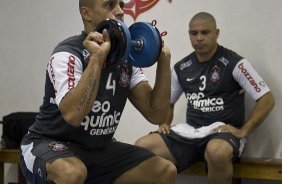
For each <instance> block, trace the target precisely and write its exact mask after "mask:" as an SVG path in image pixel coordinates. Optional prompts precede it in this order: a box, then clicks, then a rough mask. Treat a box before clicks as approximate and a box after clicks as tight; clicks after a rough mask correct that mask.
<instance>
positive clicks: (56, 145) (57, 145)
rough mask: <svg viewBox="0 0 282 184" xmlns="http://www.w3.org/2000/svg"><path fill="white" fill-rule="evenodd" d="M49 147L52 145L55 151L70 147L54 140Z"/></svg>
mask: <svg viewBox="0 0 282 184" xmlns="http://www.w3.org/2000/svg"><path fill="white" fill-rule="evenodd" d="M49 147H52V148H51V149H52V150H53V151H64V150H66V149H68V147H67V146H65V145H64V144H63V143H59V142H52V143H50V144H49Z"/></svg>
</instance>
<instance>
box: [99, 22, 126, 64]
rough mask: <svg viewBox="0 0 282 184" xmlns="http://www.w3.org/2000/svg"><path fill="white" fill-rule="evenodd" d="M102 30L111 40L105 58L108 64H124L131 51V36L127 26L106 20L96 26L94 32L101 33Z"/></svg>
mask: <svg viewBox="0 0 282 184" xmlns="http://www.w3.org/2000/svg"><path fill="white" fill-rule="evenodd" d="M104 29H106V30H107V31H108V33H109V35H110V39H111V50H110V53H109V55H108V57H107V59H108V61H109V63H110V64H115V63H119V64H122V63H124V62H125V61H126V59H127V58H128V55H129V53H130V49H131V35H130V32H129V30H128V28H127V26H126V25H125V24H124V23H123V22H122V21H120V20H115V19H106V20H104V21H102V22H101V23H100V24H99V25H98V26H97V28H96V31H98V32H100V33H102V31H103V30H104Z"/></svg>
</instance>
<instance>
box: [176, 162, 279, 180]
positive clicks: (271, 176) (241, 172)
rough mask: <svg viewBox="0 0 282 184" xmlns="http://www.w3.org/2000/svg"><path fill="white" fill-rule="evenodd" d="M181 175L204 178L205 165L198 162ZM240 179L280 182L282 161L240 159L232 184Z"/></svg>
mask: <svg viewBox="0 0 282 184" xmlns="http://www.w3.org/2000/svg"><path fill="white" fill-rule="evenodd" d="M181 174H182V175H194V176H205V175H206V170H205V163H204V162H198V163H196V164H195V165H193V166H192V167H190V168H188V169H186V170H185V171H183V172H182V173H181ZM241 179H256V180H277V181H282V159H269V158H242V159H241V161H240V162H239V163H236V164H234V173H233V180H232V183H233V184H241Z"/></svg>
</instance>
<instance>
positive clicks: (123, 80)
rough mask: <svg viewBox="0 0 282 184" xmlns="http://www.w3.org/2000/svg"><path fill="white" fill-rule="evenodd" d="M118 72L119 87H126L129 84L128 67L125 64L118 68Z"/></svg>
mask: <svg viewBox="0 0 282 184" xmlns="http://www.w3.org/2000/svg"><path fill="white" fill-rule="evenodd" d="M120 72H121V73H120V79H119V85H120V86H122V87H127V86H128V84H129V82H130V77H129V69H128V66H127V65H125V64H124V65H122V66H120Z"/></svg>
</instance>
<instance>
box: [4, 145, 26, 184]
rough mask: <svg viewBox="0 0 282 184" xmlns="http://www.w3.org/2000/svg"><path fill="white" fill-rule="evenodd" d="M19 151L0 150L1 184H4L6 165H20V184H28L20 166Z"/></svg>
mask: <svg viewBox="0 0 282 184" xmlns="http://www.w3.org/2000/svg"><path fill="white" fill-rule="evenodd" d="M19 162H20V159H19V151H18V150H17V149H0V184H4V164H5V163H12V164H17V165H18V184H26V180H25V178H24V176H23V175H22V172H21V169H20V166H19Z"/></svg>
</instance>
